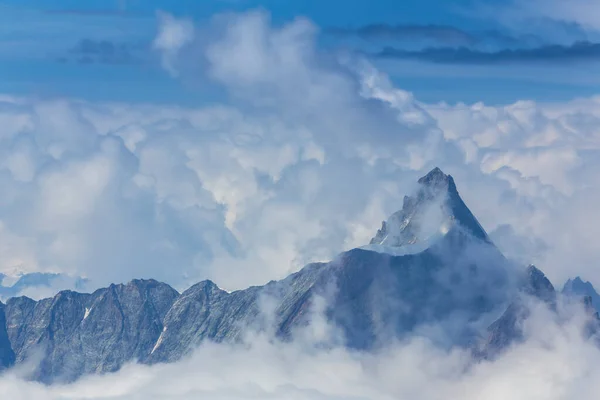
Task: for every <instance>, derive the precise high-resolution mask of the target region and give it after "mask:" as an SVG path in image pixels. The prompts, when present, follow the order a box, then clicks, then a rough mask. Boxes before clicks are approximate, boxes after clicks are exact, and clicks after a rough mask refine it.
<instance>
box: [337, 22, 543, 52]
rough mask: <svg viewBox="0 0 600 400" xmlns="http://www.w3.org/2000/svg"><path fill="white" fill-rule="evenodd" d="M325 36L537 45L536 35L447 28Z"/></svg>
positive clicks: (384, 28)
mask: <svg viewBox="0 0 600 400" xmlns="http://www.w3.org/2000/svg"><path fill="white" fill-rule="evenodd" d="M327 33H329V34H330V35H334V36H337V37H358V38H361V39H364V40H370V41H394V40H396V41H403V40H416V41H419V40H424V41H432V42H437V43H439V44H443V45H448V46H467V47H473V46H483V45H495V46H500V47H513V46H523V45H525V44H529V45H532V44H540V43H541V39H540V38H538V37H537V36H535V35H530V34H526V35H511V34H508V33H504V32H502V31H499V30H485V31H473V32H470V31H467V30H464V29H461V28H457V27H454V26H450V25H433V24H430V25H412V24H411V25H390V24H371V25H365V26H361V27H357V28H330V29H328V30H327Z"/></svg>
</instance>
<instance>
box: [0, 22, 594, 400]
mask: <svg viewBox="0 0 600 400" xmlns="http://www.w3.org/2000/svg"><path fill="white" fill-rule="evenodd" d="M164 19H165V20H166V21H167V22H164V21H163V23H164V24H166V25H167V28H165V27H163V28H164V29H163V30H161V33H159V38H160V37H162V39H161V40H159V41H158V43H161V44H160V45H159V46H158V48H159V49H160V50H161V51H163V54H164V55H166V56H167V61H168V62H165V64H164V66H165V68H166V69H167V70H168V71H170V72H171V73H172V72H173V71H175V72H177V73H179V76H180V77H181V78H182V79H185V78H186V76H185V74H187V73H194V74H198V75H206V77H207V79H210V80H211V81H212V82H213V83H214V84H217V85H220V87H222V88H223V89H224V90H225V91H226V92H227V94H228V95H229V96H230V98H231V102H230V104H228V105H223V104H213V105H210V106H196V107H183V106H178V105H171V106H168V105H167V106H165V105H151V104H116V103H94V102H84V101H77V100H68V99H37V98H23V97H14V96H0V122H1V123H0V160H2V161H1V162H0V184H1V185H2V188H3V196H2V197H1V198H0V221H1V223H0V243H2V245H0V272H1V271H11V272H12V271H14V270H15V269H16V270H22V271H28V270H36V271H54V272H68V273H71V274H74V275H83V276H86V277H89V278H91V279H92V281H94V282H95V284H97V285H98V284H106V283H108V282H119V281H126V280H129V279H131V278H142V277H153V278H156V279H160V280H163V281H167V282H169V283H172V284H174V285H176V286H178V287H179V288H181V287H185V286H187V285H188V284H189V283H191V282H194V281H198V280H200V279H205V278H211V279H213V280H215V281H216V282H217V283H218V284H219V285H221V286H223V287H226V288H228V289H232V288H239V287H246V286H248V285H251V284H262V283H265V282H266V281H268V280H270V279H277V278H281V277H283V276H285V275H287V274H288V273H289V272H292V271H294V270H296V269H298V268H299V267H300V266H301V265H303V264H304V263H306V262H308V261H315V260H327V259H331V258H332V257H333V256H334V255H335V254H336V253H337V252H339V251H342V250H344V249H349V248H352V247H356V246H359V245H363V244H366V243H367V242H368V240H369V239H370V238H371V237H372V236H373V235H374V234H375V232H376V230H377V228H379V226H380V223H381V221H382V220H383V219H385V218H386V217H387V216H388V215H389V214H391V213H392V212H394V211H396V210H397V209H399V208H400V207H401V201H402V198H403V195H404V194H406V193H410V192H411V189H412V188H413V186H412V185H413V184H414V182H415V181H416V178H418V177H419V176H420V175H422V174H423V173H424V172H426V171H427V170H428V169H430V168H431V167H433V166H435V165H439V166H440V167H442V168H443V169H444V170H445V171H446V172H448V173H451V174H453V175H454V177H455V180H456V182H457V185H458V190H459V191H460V193H461V196H462V197H463V198H464V199H465V201H466V203H467V204H468V205H469V207H470V208H471V209H472V210H473V212H474V214H475V215H476V216H477V218H478V219H479V220H480V221H481V222H482V224H483V226H484V227H485V228H486V229H487V230H488V231H489V232H496V233H497V234H499V235H500V237H501V238H503V239H505V243H508V245H507V246H506V250H507V255H509V256H512V257H514V258H517V259H519V260H520V261H522V262H526V261H531V262H535V263H536V264H537V265H538V266H539V267H540V268H541V269H543V270H544V271H545V272H548V274H549V276H550V278H551V279H552V280H553V281H554V282H555V283H557V286H560V282H561V281H562V280H565V279H566V278H567V277H570V276H573V275H582V276H584V277H585V278H586V279H589V280H591V281H592V282H594V283H595V284H597V282H600V275H598V271H597V268H595V266H596V261H597V259H598V246H597V244H596V243H595V241H594V240H593V238H596V237H599V236H600V231H599V228H598V224H595V223H594V221H596V220H598V218H600V215H599V214H598V207H597V204H598V203H599V202H600V190H599V188H600V180H599V178H598V176H599V175H598V169H599V168H600V165H599V164H598V160H599V159H600V158H599V157H598V156H599V154H598V152H599V150H600V131H599V130H598V129H597V126H598V121H599V120H600V100H599V99H598V98H589V99H580V100H577V101H572V102H569V103H562V104H538V103H534V102H527V101H521V102H517V103H515V104H511V105H503V106H489V105H485V104H482V103H477V104H473V105H465V104H457V105H448V104H444V103H442V104H423V103H421V102H419V101H418V99H415V98H414V96H413V95H412V94H411V93H408V92H406V91H403V90H401V89H398V88H396V87H395V86H394V85H393V83H392V82H391V81H390V80H389V79H388V78H387V77H386V76H385V75H384V74H382V73H381V72H379V71H377V70H376V69H375V68H373V67H371V66H370V65H369V64H368V63H366V62H364V61H361V60H356V59H353V58H347V59H342V60H339V59H337V58H335V57H333V56H332V55H331V54H327V53H325V54H324V53H322V52H321V51H320V50H319V49H318V48H317V46H316V44H315V43H316V41H317V40H318V36H317V35H318V30H317V29H316V27H315V26H314V24H312V23H311V22H309V21H307V20H304V19H299V20H296V21H293V22H291V23H289V24H287V25H283V26H274V25H273V24H272V23H271V21H270V19H269V17H268V15H266V14H264V13H260V12H253V13H249V14H238V15H227V16H221V17H218V18H215V20H213V21H212V24H211V27H210V29H209V30H208V31H207V32H206V35H207V36H205V37H204V36H203V37H202V38H201V39H202V40H199V39H198V38H197V37H196V36H194V37H192V36H193V34H192V32H197V31H196V29H195V28H191V27H190V26H189V25H188V28H184V29H183V30H179V29H181V27H180V28H175V27H174V26H171V27H168V26H169V24H175V25H177V24H179V22H177V21H176V20H174V19H172V17H168V16H164ZM185 24H186V23H184V25H185ZM171 29H173V31H174V32H179V33H174V34H172V35H171V34H166V33H164V32H169V31H170V30H171ZM178 30H179V31H178ZM182 32H183V34H181V33H182ZM203 34H204V32H203ZM185 46H190V47H189V48H188V47H185ZM184 47H185V48H186V50H189V51H181V50H182V49H183V48H184ZM172 50H174V51H172ZM187 57H191V58H192V59H193V60H198V59H201V60H202V62H201V63H200V64H199V66H198V68H197V69H196V70H193V71H192V70H190V69H183V70H182V69H179V68H177V67H178V66H179V65H181V63H183V62H186V59H187ZM522 237H526V238H529V239H530V240H527V241H524V242H523V241H522V239H518V238H522ZM515 238H517V239H515ZM590 238H592V239H590ZM514 240H517V242H518V243H519V242H520V243H521V244H522V246H519V247H517V248H513V246H512V245H511V243H512V242H511V241H514ZM561 307H564V310H559V311H560V313H559V314H558V316H556V315H553V314H551V313H549V312H548V311H547V310H546V309H544V308H543V307H537V308H535V310H536V311H535V312H534V314H533V316H532V318H531V319H530V320H529V321H528V323H527V324H526V327H525V328H526V332H527V338H528V340H527V341H526V342H525V343H523V344H521V345H518V346H515V347H514V348H512V349H511V350H510V351H509V352H508V353H507V354H506V355H504V356H503V357H502V358H500V359H498V360H497V361H495V362H482V363H479V364H472V362H471V360H470V358H469V357H468V355H467V354H465V353H463V352H461V351H458V350H453V351H447V350H442V349H439V348H437V347H435V346H434V345H433V344H431V343H430V342H428V341H426V340H425V339H423V338H412V339H411V340H408V341H406V342H402V343H396V344H393V345H392V347H390V348H389V349H386V350H388V351H386V352H383V353H376V354H364V353H353V352H349V351H346V350H344V349H341V348H338V347H335V346H334V347H332V348H331V349H329V350H327V351H324V350H323V349H322V348H321V349H319V350H318V351H317V349H315V347H314V346H313V344H314V343H312V342H311V341H310V339H306V340H304V342H302V341H296V342H292V343H286V344H284V343H279V342H277V341H273V340H271V339H272V338H269V337H268V336H267V337H265V336H262V337H261V336H258V337H253V338H251V339H253V340H248V341H247V342H246V343H242V344H240V345H237V346H233V347H232V346H224V345H223V346H218V345H214V344H208V343H207V344H205V345H204V346H202V347H201V348H200V349H198V350H197V351H196V352H195V353H194V354H193V355H192V356H190V357H189V358H187V359H185V360H183V361H181V362H180V363H176V364H170V365H156V366H152V367H148V366H140V365H130V366H127V367H126V368H124V369H123V370H122V371H121V372H119V373H116V374H112V375H106V376H96V377H88V378H85V379H83V380H81V381H79V382H77V383H74V384H71V385H63V386H51V387H46V386H42V385H38V384H36V383H32V382H27V381H25V380H23V379H21V378H20V375H19V371H18V370H15V371H11V372H9V373H7V374H5V375H3V376H2V377H1V378H0V391H1V392H2V393H4V394H5V395H6V396H7V397H10V398H15V399H19V398H22V399H29V398H36V399H42V400H45V399H59V398H60V399H65V398H66V399H80V398H88V399H102V398H105V399H106V398H113V399H115V398H116V399H136V398H144V399H146V398H150V399H152V398H156V399H179V400H181V399H186V398H198V397H207V398H217V399H218V398H223V399H226V398H228V399H232V398H263V399H264V398H291V399H311V400H312V399H315V400H316V399H373V398H378V399H380V398H381V399H386V398H390V399H392V398H419V399H438V398H440V397H449V398H461V399H465V400H471V399H478V400H479V399H484V400H496V399H506V398H511V399H517V400H518V399H523V400H525V399H527V400H537V399H540V400H542V399H543V400H546V399H557V400H558V399H560V400H562V399H570V398H580V399H584V400H585V399H587V398H589V399H590V400H591V399H593V398H595V397H594V396H596V393H598V390H599V389H600V388H599V387H598V383H597V382H599V380H598V376H599V372H600V371H599V370H598V362H597V360H598V357H599V354H598V349H597V347H596V346H594V345H593V344H591V343H590V342H588V341H587V340H585V339H584V338H583V336H582V335H581V330H580V328H581V326H582V325H583V323H584V322H585V320H584V316H583V315H582V313H581V310H580V309H577V308H569V305H568V304H567V305H561ZM313 327H314V326H313ZM317 327H318V326H317ZM321 328H323V327H322V326H321ZM325 328H326V327H325ZM323 332H328V331H327V329H316V332H313V335H315V336H316V337H321V336H322V335H321V336H320V334H322V333H323ZM307 335H308V337H309V338H310V337H311V335H310V333H309V334H307ZM586 396H587V397H586Z"/></svg>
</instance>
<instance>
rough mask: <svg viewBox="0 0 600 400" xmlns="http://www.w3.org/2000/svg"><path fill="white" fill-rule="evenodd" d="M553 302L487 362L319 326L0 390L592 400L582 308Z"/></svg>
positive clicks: (325, 399) (14, 382)
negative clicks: (370, 342)
mask: <svg viewBox="0 0 600 400" xmlns="http://www.w3.org/2000/svg"><path fill="white" fill-rule="evenodd" d="M561 304H562V305H561V306H560V307H559V312H558V314H554V313H553V312H551V311H549V310H548V309H547V308H546V307H545V306H543V305H541V304H540V305H537V306H534V307H533V313H532V315H531V317H530V318H529V319H528V320H527V322H526V323H525V326H524V329H525V337H526V340H525V341H524V342H522V343H520V344H518V345H515V346H514V347H512V348H510V349H509V350H508V352H507V353H505V354H503V355H502V356H500V357H499V358H498V359H496V360H495V361H493V362H492V361H480V362H474V360H473V359H472V358H471V356H470V354H469V353H468V352H466V351H463V350H459V349H452V350H444V349H441V348H438V347H436V346H435V345H433V344H432V343H431V342H429V341H428V340H426V339H424V338H420V337H417V336H415V337H412V338H410V339H408V340H406V341H403V342H398V343H391V344H390V345H389V346H388V347H386V348H385V349H384V350H383V351H381V352H376V353H363V352H353V351H349V350H346V349H344V348H341V347H338V346H333V347H328V348H323V347H322V346H321V345H316V344H322V339H323V338H324V337H323V335H322V332H323V330H320V331H317V332H315V331H313V332H307V334H305V335H303V336H302V339H298V340H295V341H293V342H285V343H284V342H280V341H277V340H274V339H272V338H270V337H269V336H268V335H266V334H256V335H251V336H248V339H247V340H246V341H245V342H244V343H240V344H237V345H224V344H221V345H219V344H212V343H205V344H203V345H201V346H200V347H199V348H198V349H197V350H196V351H195V352H194V353H193V354H191V355H190V356H189V357H187V358H185V359H183V360H182V361H179V362H177V363H174V364H158V365H154V366H142V365H135V364H131V365H128V366H126V367H124V368H123V369H122V370H121V371H119V372H117V373H113V374H107V375H104V376H89V377H84V378H82V379H81V380H79V381H77V382H75V383H72V384H68V385H52V386H43V385H40V384H37V383H33V382H27V381H25V380H23V379H21V378H20V377H19V376H20V374H21V373H22V372H24V371H19V370H18V369H17V370H12V371H9V372H7V373H5V374H4V375H3V376H2V377H0V390H2V393H4V394H5V395H6V396H8V397H10V398H11V399H31V398H35V399H39V400H54V399H98V400H99V399H122V400H130V399H161V400H167V399H178V400H184V399H195V398H198V397H203V398H210V399H307V400H317V399H319V400H329V399H374V398H377V399H397V398H413V399H420V400H429V399H431V400H433V399H439V398H456V399H458V398H460V399H464V400H470V399H473V400H475V399H477V400H500V399H506V398H511V399H516V400H520V399H522V400H566V399H572V398H578V399H582V400H587V399H589V400H592V399H595V395H596V393H597V390H598V377H599V374H600V368H599V366H598V362H597V360H598V357H599V356H600V351H599V350H598V348H597V347H596V345H595V344H594V342H593V341H592V340H589V339H587V338H586V337H585V336H584V335H583V334H582V327H583V325H584V324H585V321H586V316H585V315H584V314H583V312H582V307H580V306H578V307H577V306H574V305H573V304H571V303H568V302H567V303H561Z"/></svg>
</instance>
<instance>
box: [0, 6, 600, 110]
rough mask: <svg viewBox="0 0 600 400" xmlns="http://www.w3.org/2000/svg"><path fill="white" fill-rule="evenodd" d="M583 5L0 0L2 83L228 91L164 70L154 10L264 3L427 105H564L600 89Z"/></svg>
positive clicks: (191, 98)
mask: <svg viewBox="0 0 600 400" xmlns="http://www.w3.org/2000/svg"><path fill="white" fill-rule="evenodd" d="M577 2H578V3H581V5H580V6H579V5H578V6H576V7H567V9H566V10H563V8H565V7H564V5H562V4H563V3H562V2H559V1H557V0H536V1H533V2H529V3H528V4H526V3H525V2H519V1H517V0H460V1H452V2H447V1H440V0H405V1H402V2H397V1H390V0H373V1H365V0H348V1H340V0H328V1H316V0H308V1H280V0H268V1H253V0H207V1H202V2H197V1H187V0H186V1H178V2H169V1H164V0H150V1H145V2H142V1H135V0H133V1H131V0H130V1H127V0H120V1H110V0H104V1H101V0H98V1H87V2H84V3H81V2H76V1H65V0H60V1H54V2H47V1H41V0H26V1H6V0H4V1H2V2H0V9H1V10H2V12H1V13H0V22H1V26H2V28H0V29H1V31H0V32H1V33H2V34H1V39H0V59H1V60H2V63H1V66H0V76H2V77H3V79H2V80H1V81H0V89H1V90H3V91H9V92H12V93H21V94H32V93H35V94H36V95H39V96H56V95H60V96H70V97H77V98H85V99H96V100H111V101H115V100H116V101H119V100H125V101H127V100H131V101H142V100H145V101H151V102H178V103H187V104H198V103H201V102H206V101H210V99H215V98H220V97H221V96H223V93H221V92H220V91H219V90H218V89H216V88H214V87H211V85H209V84H208V83H206V82H196V85H197V86H198V87H196V90H191V89H190V87H189V86H187V85H182V84H181V83H180V82H177V81H174V80H173V79H171V78H170V77H169V76H167V75H165V74H164V73H163V72H164V71H161V70H160V69H159V68H158V66H159V65H158V63H157V60H156V57H155V54H153V52H152V48H151V43H152V40H153V38H154V35H155V34H156V18H157V17H156V15H157V11H163V12H167V13H171V14H173V15H174V16H186V17H187V18H190V19H193V20H194V21H196V22H197V24H198V25H199V26H202V25H206V24H207V23H208V21H209V20H210V18H211V17H212V16H213V15H215V14H219V13H227V12H241V11H245V10H251V9H257V8H259V9H263V10H266V11H267V12H269V13H270V15H271V18H272V21H273V23H274V24H285V23H287V22H290V21H292V20H294V19H295V18H298V17H305V18H308V19H310V20H311V21H313V22H314V24H315V25H316V26H318V28H319V29H320V31H321V35H320V36H319V38H318V41H319V44H320V45H321V46H322V48H321V49H322V51H324V52H329V53H343V52H352V53H360V54H364V56H366V57H367V58H369V59H370V60H371V62H373V63H374V64H375V65H377V66H378V68H381V69H382V70H384V71H386V72H387V73H388V74H390V76H391V78H392V79H393V81H394V82H396V83H397V84H398V85H400V86H401V87H402V88H404V89H406V90H409V91H411V92H413V93H415V94H416V95H417V96H418V97H419V99H421V100H422V101H427V102H439V101H447V102H451V103H457V102H465V103H475V102H477V101H486V102H488V103H491V104H494V105H497V104H505V103H510V102H514V101H517V100H521V99H528V100H536V101H565V100H568V99H571V98H575V97H583V96H590V95H593V94H594V93H595V92H596V91H597V90H598V88H599V86H600V84H599V82H598V79H597V74H596V70H597V65H598V58H599V57H600V45H599V44H598V43H597V42H598V30H597V28H598V27H599V25H598V21H597V20H596V19H595V18H593V17H589V16H587V15H591V14H593V13H594V12H597V7H598V6H596V5H594V3H593V2H590V1H587V0H577ZM536 3H538V4H539V7H535V6H531V5H530V4H536ZM586 8H587V9H589V11H590V12H589V13H586V12H585V11H584V12H580V13H577V12H576V11H573V10H574V9H575V10H578V9H581V10H586ZM573 71H577V73H573Z"/></svg>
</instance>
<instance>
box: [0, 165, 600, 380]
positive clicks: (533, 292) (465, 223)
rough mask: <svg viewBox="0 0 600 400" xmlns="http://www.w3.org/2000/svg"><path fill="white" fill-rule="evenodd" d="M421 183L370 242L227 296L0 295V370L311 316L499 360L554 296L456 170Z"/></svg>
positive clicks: (172, 354) (60, 372)
mask: <svg viewBox="0 0 600 400" xmlns="http://www.w3.org/2000/svg"><path fill="white" fill-rule="evenodd" d="M418 183H419V187H418V190H417V191H416V193H414V194H413V195H412V196H406V197H405V198H404V201H403V206H402V209H401V210H400V211H398V212H396V213H394V214H393V215H392V216H390V218H389V219H388V220H387V221H385V222H384V223H383V224H382V227H381V229H379V231H378V232H377V233H376V234H375V235H374V237H373V239H372V240H371V242H370V243H369V244H366V245H365V246H363V247H361V248H357V249H353V250H350V251H347V252H344V253H342V254H340V255H339V256H338V257H336V258H335V259H334V260H332V261H331V262H327V263H313V264H309V265H307V266H305V267H304V268H302V269H301V270H300V271H298V272H296V273H294V274H292V275H290V276H288V277H287V278H285V279H283V280H280V281H271V282H269V283H267V284H266V285H264V286H256V287H250V288H247V289H245V290H238V291H235V292H227V291H224V290H222V289H220V288H219V287H218V286H217V285H216V284H215V283H213V282H211V281H203V282H200V283H198V284H196V285H194V286H192V287H190V288H189V289H187V290H185V291H184V292H183V293H178V292H177V291H176V290H175V289H173V288H172V287H170V286H169V285H167V284H165V283H160V282H157V281H155V280H133V281H131V282H129V283H127V284H119V285H111V286H109V287H107V288H102V289H99V290H96V291H95V292H93V293H91V294H86V293H78V292H74V291H62V292H60V293H58V294H57V295H56V296H54V297H53V298H48V299H44V300H40V301H34V300H32V299H30V298H27V297H13V298H10V299H9V300H7V301H6V303H5V304H2V303H0V365H1V366H2V367H3V368H10V367H12V366H15V365H20V364H24V363H26V362H28V361H30V362H31V363H32V365H34V367H33V369H32V371H31V375H30V378H31V379H34V380H37V381H40V382H44V383H53V382H69V381H73V380H75V379H77V378H79V377H81V376H82V375H85V374H93V373H106V372H113V371H116V370H118V369H119V368H121V367H122V366H123V365H124V364H125V363H128V362H132V361H137V362H140V363H145V364H154V363H163V362H173V361H176V360H179V359H180V358H182V357H185V356H186V354H189V353H190V351H191V350H192V349H193V348H194V347H196V346H198V345H199V344H201V343H202V342H204V341H207V340H209V341H214V342H218V343H221V342H228V343H233V342H240V341H242V340H244V338H245V335H246V334H247V333H248V332H249V331H258V332H261V331H265V332H272V333H273V334H274V335H275V336H276V337H277V338H279V339H280V340H283V341H287V340H292V339H294V338H295V337H296V336H298V335H300V334H301V332H302V331H303V329H304V328H306V327H309V326H310V324H311V321H312V320H313V318H314V316H315V315H321V316H323V317H324V318H325V319H326V321H328V322H329V323H330V325H331V326H333V327H335V329H336V330H337V331H338V332H339V335H337V336H336V337H337V340H339V341H340V343H339V344H342V345H344V346H347V347H348V348H350V349H354V350H356V351H373V350H377V349H379V348H382V347H385V346H386V344H389V343H390V341H392V340H396V339H402V338H404V337H406V336H407V335H414V334H417V335H423V336H427V337H428V338H430V339H431V340H433V341H434V342H436V343H437V344H438V345H440V346H446V347H452V346H460V347H464V348H466V349H470V350H471V351H472V352H473V355H474V357H480V358H493V357H496V356H497V355H498V354H500V353H501V352H502V351H503V350H504V349H506V348H507V346H509V345H511V344H512V343H514V342H515V341H518V340H520V339H521V338H522V332H521V322H522V320H523V319H524V318H527V316H528V313H529V310H528V304H529V301H530V299H531V298H535V299H537V300H539V301H542V302H544V303H546V304H547V305H548V307H550V308H552V307H554V304H555V302H556V295H557V293H556V291H555V289H554V287H553V286H552V284H551V283H550V281H549V280H548V279H547V278H546V277H545V276H544V274H543V273H542V272H541V271H540V270H539V269H537V268H536V267H534V266H529V267H526V268H524V267H521V266H518V265H515V263H513V262H511V261H510V260H508V259H507V258H506V257H504V256H503V254H502V253H501V252H500V251H499V250H498V249H497V248H496V246H495V245H494V244H493V243H492V241H491V240H490V238H489V236H488V235H487V233H486V231H485V230H484V229H483V227H482V226H481V224H480V223H479V222H478V221H477V219H476V217H475V216H474V215H473V214H472V213H471V211H470V210H469V208H468V207H467V206H466V205H465V203H464V202H463V200H462V199H461V197H460V195H459V192H458V190H457V187H456V184H455V182H454V179H453V178H452V177H451V176H449V175H446V174H444V173H443V172H442V171H441V170H440V169H439V168H435V169H434V170H432V171H431V172H430V173H428V174H427V175H426V176H424V177H423V178H421V179H420V180H419V181H418ZM569 287H575V288H577V287H579V283H578V282H574V283H573V284H572V285H571V286H569ZM574 290H575V291H577V290H578V289H574ZM577 293H578V294H584V295H585V296H589V294H588V293H587V292H585V291H583V292H581V293H580V292H579V291H578V292H577ZM594 301H595V299H594ZM325 345H327V344H325Z"/></svg>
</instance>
